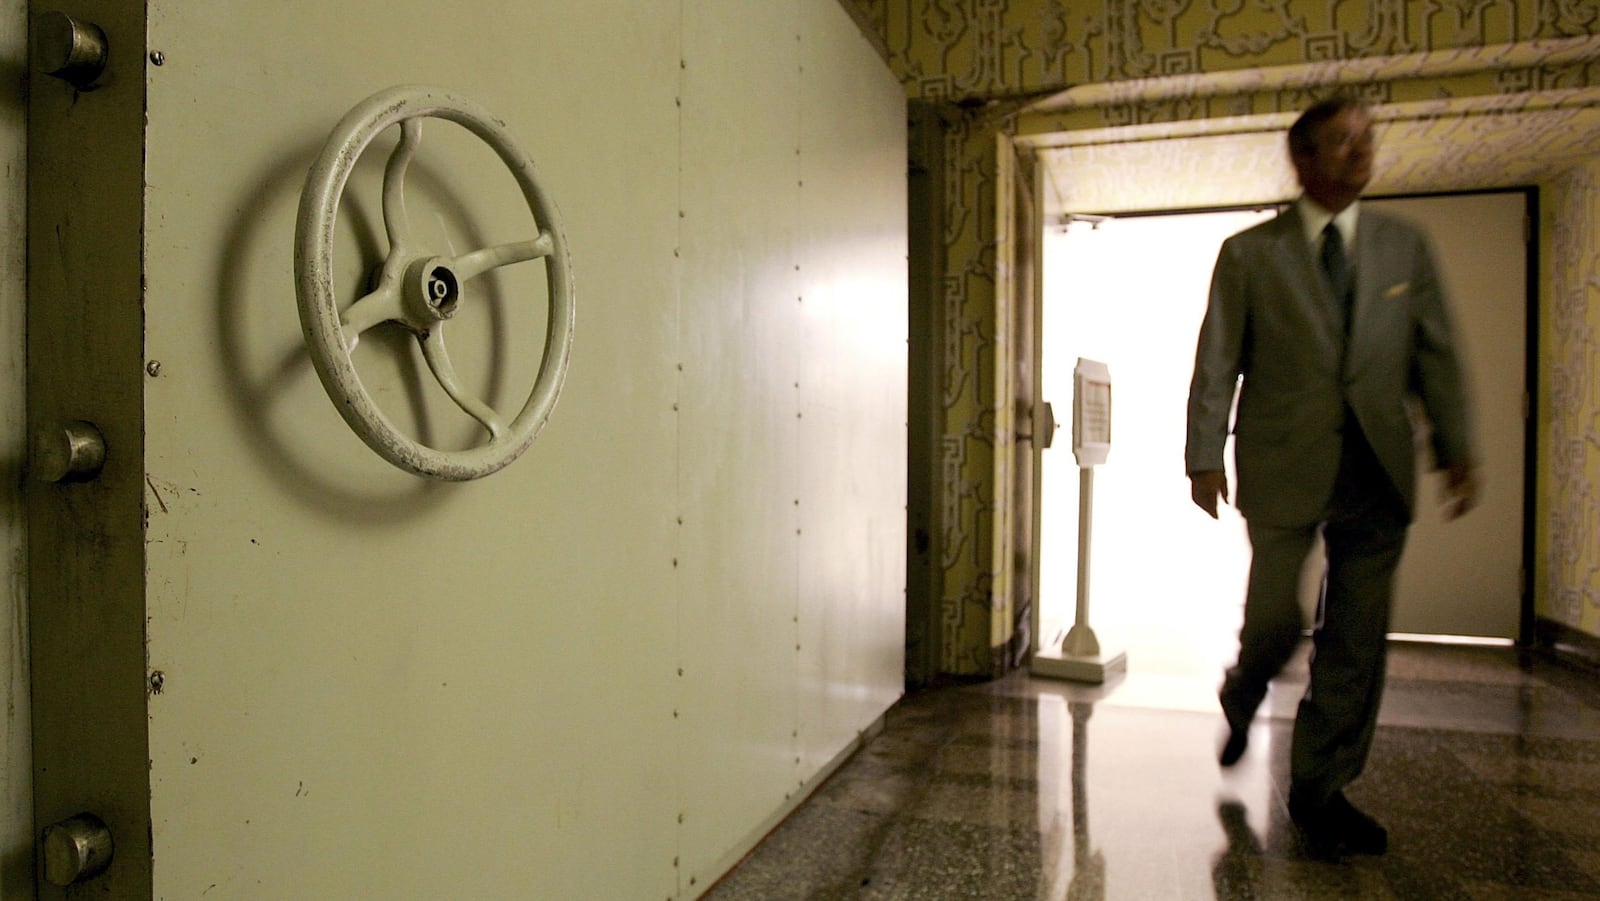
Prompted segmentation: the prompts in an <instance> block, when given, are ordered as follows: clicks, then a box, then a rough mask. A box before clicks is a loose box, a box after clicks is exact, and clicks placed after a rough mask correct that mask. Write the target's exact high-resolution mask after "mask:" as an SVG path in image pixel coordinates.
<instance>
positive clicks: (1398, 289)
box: [1383, 282, 1411, 300]
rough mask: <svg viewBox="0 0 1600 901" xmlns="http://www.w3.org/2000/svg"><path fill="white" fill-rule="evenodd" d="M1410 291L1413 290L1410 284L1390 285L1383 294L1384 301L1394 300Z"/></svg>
mask: <svg viewBox="0 0 1600 901" xmlns="http://www.w3.org/2000/svg"><path fill="white" fill-rule="evenodd" d="M1409 290H1411V283H1410V282H1400V283H1398V284H1394V285H1390V286H1389V287H1388V289H1387V290H1385V291H1384V292H1383V299H1384V300H1393V299H1395V298H1396V297H1399V296H1400V295H1402V294H1404V293H1406V292H1407V291H1409Z"/></svg>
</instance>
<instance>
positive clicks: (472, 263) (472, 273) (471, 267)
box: [450, 231, 555, 281]
mask: <svg viewBox="0 0 1600 901" xmlns="http://www.w3.org/2000/svg"><path fill="white" fill-rule="evenodd" d="M554 252H555V239H554V238H552V237H550V232H548V231H541V232H539V237H537V238H534V239H533V240H532V241H515V242H513V243H510V244H497V245H495V246H494V247H485V248H483V249H482V250H474V251H471V252H470V253H464V254H462V255H461V256H458V257H456V258H455V260H454V261H453V262H452V263H451V264H450V266H451V268H452V269H454V270H455V273H456V277H457V278H459V279H461V280H462V281H467V280H468V279H472V278H476V277H477V276H480V275H482V274H483V273H485V272H488V271H489V270H490V269H498V268H500V267H501V266H510V265H512V264H513V263H525V262H527V261H528V260H536V259H538V258H540V257H547V256H549V255H550V254H552V253H554Z"/></svg>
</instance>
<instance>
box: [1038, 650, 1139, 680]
mask: <svg viewBox="0 0 1600 901" xmlns="http://www.w3.org/2000/svg"><path fill="white" fill-rule="evenodd" d="M1127 668H1128V655H1127V654H1125V653H1123V652H1121V651H1118V652H1116V653H1115V654H1108V653H1105V652H1104V651H1102V652H1101V653H1099V654H1095V655H1094V656H1092V657H1079V656H1074V655H1072V654H1067V653H1064V652H1062V651H1061V650H1060V649H1057V648H1052V649H1050V650H1044V651H1039V652H1038V653H1036V654H1034V655H1033V659H1032V660H1031V661H1030V662H1029V664H1028V671H1029V672H1030V673H1032V674H1033V675H1035V676H1043V677H1045V678H1048V679H1070V680H1072V681H1073V682H1089V683H1092V684H1095V685H1099V684H1100V683H1102V682H1104V681H1106V678H1107V677H1108V676H1110V675H1111V674H1113V673H1118V672H1123V671H1125V670H1127Z"/></svg>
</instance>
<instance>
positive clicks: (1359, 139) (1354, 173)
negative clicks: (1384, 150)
mask: <svg viewBox="0 0 1600 901" xmlns="http://www.w3.org/2000/svg"><path fill="white" fill-rule="evenodd" d="M1374 150H1375V147H1374V141H1373V135H1372V114H1371V113H1369V112H1367V111H1366V110H1365V109H1362V108H1361V107H1351V108H1349V109H1346V110H1343V111H1341V112H1340V113H1338V114H1337V115H1335V116H1334V117H1333V118H1331V119H1329V120H1327V121H1326V122H1323V123H1322V125H1321V127H1319V128H1318V129H1317V133H1316V152H1315V153H1314V154H1311V155H1299V154H1297V155H1296V156H1295V157H1294V166H1295V171H1296V172H1297V173H1298V174H1299V176H1300V184H1301V186H1302V187H1304V188H1305V189H1306V193H1307V194H1309V195H1311V198H1312V199H1313V200H1319V201H1320V200H1321V198H1323V197H1339V196H1348V197H1353V196H1354V195H1357V194H1360V193H1361V189H1362V188H1365V187H1366V186H1367V182H1369V181H1371V180H1372V157H1373V154H1374Z"/></svg>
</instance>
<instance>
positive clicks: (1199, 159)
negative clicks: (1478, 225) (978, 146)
mask: <svg viewBox="0 0 1600 901" xmlns="http://www.w3.org/2000/svg"><path fill="white" fill-rule="evenodd" d="M1591 83H1595V84H1597V86H1596V87H1590V84H1591ZM1330 90H1339V91H1343V92H1346V93H1353V94H1356V95H1359V96H1365V97H1373V98H1375V99H1376V100H1377V101H1378V102H1376V103H1375V104H1374V108H1373V113H1374V118H1375V120H1376V123H1377V124H1376V129H1377V133H1378V159H1377V163H1376V165H1375V175H1374V178H1373V181H1372V184H1371V185H1370V186H1369V188H1368V191H1367V193H1369V194H1373V195H1385V194H1425V193H1439V192H1448V191H1469V190H1480V189H1485V188H1504V187H1514V186H1516V187H1520V186H1526V185H1534V184H1539V183H1541V182H1544V181H1547V180H1548V179H1550V178H1551V177H1552V176H1554V175H1556V174H1559V173H1560V172H1562V171H1564V170H1566V169H1569V168H1571V166H1573V165H1574V164H1576V163H1578V162H1580V161H1584V160H1588V159H1593V158H1594V157H1595V155H1596V152H1597V151H1596V148H1600V35H1585V36H1581V37H1575V38H1568V39H1561V40H1550V41H1529V42H1524V43H1520V44H1514V45H1505V46H1499V47H1484V48H1468V49H1462V50H1456V51H1451V52H1448V53H1436V54H1416V55H1410V56H1401V57H1374V58H1369V59H1357V60H1342V61H1338V62H1333V63H1308V64H1302V65H1294V66H1284V67H1277V68H1269V69H1250V70H1240V71H1231V72H1218V73H1209V74H1198V75H1189V76H1182V77H1169V78H1152V79H1146V80H1142V81H1133V82H1122V83H1100V84H1087V85H1078V86H1075V87H1072V88H1068V89H1066V90H1063V91H1060V92H1057V93H1055V94H1053V95H1050V96H1046V97H1043V98H1038V99H1037V100H1035V101H1034V102H1032V103H1030V104H1029V105H1028V106H1026V107H1024V108H1023V109H1022V110H1021V111H1020V116H1019V118H1018V127H1017V129H1016V140H1017V142H1018V143H1019V144H1021V145H1023V146H1026V147H1029V148H1032V149H1033V151H1034V152H1035V154H1036V159H1037V161H1038V162H1039V164H1040V168H1041V170H1042V176H1043V177H1042V183H1043V186H1044V197H1043V209H1044V212H1045V214H1046V215H1047V216H1052V217H1055V216H1060V215H1062V214H1065V213H1091V214H1095V213H1099V214H1109V213H1125V212H1132V211H1159V210H1180V209H1196V208H1205V207H1218V206H1247V205H1252V204H1268V203H1275V202H1278V201H1282V200H1287V199H1290V198H1292V197H1294V196H1296V195H1297V194H1298V193H1299V187H1298V185H1297V184H1296V183H1295V179H1294V173H1293V170H1292V169H1291V168H1290V166H1289V160H1288V153H1287V150H1286V147H1285V138H1284V133H1285V132H1286V131H1287V130H1288V127H1289V125H1290V124H1291V122H1292V121H1293V120H1294V117H1295V115H1296V113H1294V112H1265V113H1257V112H1254V111H1255V110H1260V109H1263V108H1265V109H1271V110H1276V109H1290V110H1293V109H1296V108H1298V104H1297V102H1296V100H1295V98H1297V97H1307V96H1314V95H1318V94H1320V95H1323V96H1326V93H1327V92H1328V91H1330ZM1119 120H1122V121H1126V122H1128V123H1129V124H1124V125H1117V126H1114V127H1108V126H1106V125H1105V124H1104V123H1107V122H1115V121H1119Z"/></svg>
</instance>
